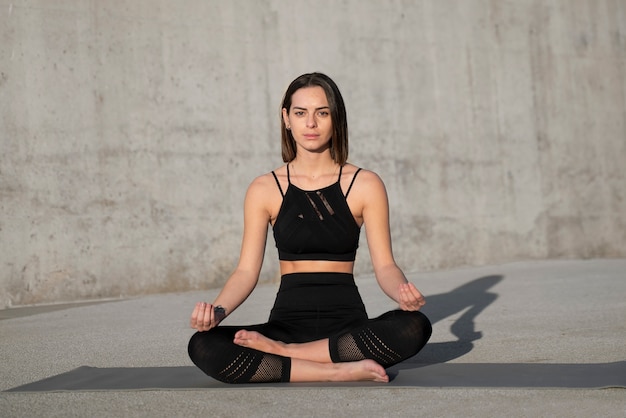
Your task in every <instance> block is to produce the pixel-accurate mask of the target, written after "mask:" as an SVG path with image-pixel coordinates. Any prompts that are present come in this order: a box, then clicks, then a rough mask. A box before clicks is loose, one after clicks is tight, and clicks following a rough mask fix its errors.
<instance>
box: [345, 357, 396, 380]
mask: <svg viewBox="0 0 626 418" xmlns="http://www.w3.org/2000/svg"><path fill="white" fill-rule="evenodd" d="M335 366H337V375H336V376H335V378H334V379H333V380H336V381H338V382H357V381H374V382H384V383H387V382H389V376H388V375H387V372H386V371H385V368H384V367H383V366H381V365H380V364H378V363H376V362H375V361H374V360H361V361H355V362H349V363H335Z"/></svg>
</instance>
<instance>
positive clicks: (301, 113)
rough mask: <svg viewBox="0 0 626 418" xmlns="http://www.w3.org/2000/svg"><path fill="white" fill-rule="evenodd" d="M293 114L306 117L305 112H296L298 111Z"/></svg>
mask: <svg viewBox="0 0 626 418" xmlns="http://www.w3.org/2000/svg"><path fill="white" fill-rule="evenodd" d="M293 114H294V115H296V116H304V111H302V110H296V111H294V112H293Z"/></svg>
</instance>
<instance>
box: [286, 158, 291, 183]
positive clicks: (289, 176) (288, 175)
mask: <svg viewBox="0 0 626 418" xmlns="http://www.w3.org/2000/svg"><path fill="white" fill-rule="evenodd" d="M287 183H289V184H291V175H290V174H289V163H287Z"/></svg>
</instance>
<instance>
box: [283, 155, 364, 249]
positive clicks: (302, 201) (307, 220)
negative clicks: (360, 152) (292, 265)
mask: <svg viewBox="0 0 626 418" xmlns="http://www.w3.org/2000/svg"><path fill="white" fill-rule="evenodd" d="M342 170H343V166H342V167H340V169H339V178H338V179H337V182H335V183H333V184H331V185H330V186H327V187H324V188H321V189H319V190H312V191H307V190H302V189H300V188H298V187H296V186H294V185H293V184H292V183H291V178H290V177H289V164H287V180H288V181H289V186H288V187H287V192H286V193H283V189H282V187H280V183H279V182H278V177H276V173H274V172H273V171H272V175H273V176H274V179H275V180H276V184H277V185H278V189H279V190H280V193H281V194H282V195H283V203H282V205H281V206H280V210H279V212H278V216H277V217H276V221H275V222H274V228H273V229H274V240H275V241H276V248H278V258H279V259H280V260H286V261H297V260H328V261H354V258H355V256H356V250H357V248H358V246H359V234H360V230H361V228H360V227H359V225H358V224H357V222H356V221H355V219H354V216H352V212H351V211H350V207H348V203H347V201H346V198H347V197H348V194H349V193H350V190H351V189H352V185H353V184H354V180H355V179H356V176H357V174H359V171H361V169H360V168H359V169H358V170H357V171H356V173H354V177H353V178H352V181H351V182H350V186H349V187H348V191H347V192H346V194H345V196H344V194H343V191H342V190H341V185H340V182H339V180H340V179H341V172H342Z"/></svg>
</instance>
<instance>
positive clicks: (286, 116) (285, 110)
mask: <svg viewBox="0 0 626 418" xmlns="http://www.w3.org/2000/svg"><path fill="white" fill-rule="evenodd" d="M283 122H284V123H285V127H286V128H287V129H291V124H290V123H289V114H288V113H287V109H286V108H284V107H283Z"/></svg>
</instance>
